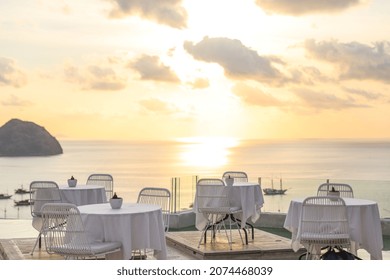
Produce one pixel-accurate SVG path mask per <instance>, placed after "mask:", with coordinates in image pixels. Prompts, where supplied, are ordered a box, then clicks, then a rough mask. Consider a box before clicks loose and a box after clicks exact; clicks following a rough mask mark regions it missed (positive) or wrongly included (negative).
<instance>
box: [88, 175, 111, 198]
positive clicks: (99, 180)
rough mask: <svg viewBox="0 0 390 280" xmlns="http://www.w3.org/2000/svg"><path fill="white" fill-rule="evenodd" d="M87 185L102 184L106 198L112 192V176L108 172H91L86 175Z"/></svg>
mask: <svg viewBox="0 0 390 280" xmlns="http://www.w3.org/2000/svg"><path fill="white" fill-rule="evenodd" d="M87 185H98V186H103V187H104V188H105V190H106V196H107V200H109V199H110V198H111V197H112V195H113V193H114V178H113V177H112V175H110V174H91V175H89V176H88V179H87Z"/></svg>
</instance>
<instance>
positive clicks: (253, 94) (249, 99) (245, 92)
mask: <svg viewBox="0 0 390 280" xmlns="http://www.w3.org/2000/svg"><path fill="white" fill-rule="evenodd" d="M232 90H233V93H234V94H235V95H236V96H238V97H240V98H241V100H242V101H243V102H245V103H247V104H249V105H254V106H260V107H282V106H284V105H285V104H284V103H283V102H282V101H280V100H279V99H277V98H275V97H273V96H272V95H271V94H267V93H264V92H263V91H262V90H260V89H257V88H254V87H250V86H248V85H245V84H243V83H239V84H236V85H235V86H234V87H233V89H232Z"/></svg>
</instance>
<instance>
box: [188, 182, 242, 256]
mask: <svg viewBox="0 0 390 280" xmlns="http://www.w3.org/2000/svg"><path fill="white" fill-rule="evenodd" d="M212 182H215V183H216V184H212ZM230 191H231V188H230V187H226V186H224V182H223V181H222V180H221V179H207V178H205V179H200V180H199V181H198V182H197V185H196V199H197V209H198V212H199V213H200V214H202V215H204V216H205V217H206V218H207V223H206V225H205V227H204V229H203V230H202V234H201V237H200V240H199V243H198V248H199V247H200V245H201V243H202V239H204V243H206V234H207V230H209V229H212V239H211V240H214V239H215V233H216V232H215V231H216V229H217V228H222V229H224V231H225V234H226V238H227V240H228V243H229V248H230V250H232V243H233V238H232V226H236V227H237V230H238V232H239V235H240V238H241V242H242V244H244V241H243V239H242V236H241V232H240V227H239V225H238V223H237V221H236V220H235V219H234V216H233V215H234V214H239V213H242V209H240V208H239V207H232V206H230V201H229V192H230ZM227 222H228V226H229V232H230V237H229V235H228V231H227V229H226V223H227Z"/></svg>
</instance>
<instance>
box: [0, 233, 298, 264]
mask: <svg viewBox="0 0 390 280" xmlns="http://www.w3.org/2000/svg"><path fill="white" fill-rule="evenodd" d="M254 233H255V238H254V240H253V241H252V239H251V238H249V244H248V245H243V244H242V242H241V240H240V237H239V235H238V233H234V235H233V240H234V244H233V248H232V250H230V249H229V245H228V243H227V239H226V236H225V235H224V233H222V232H220V233H219V234H218V235H217V237H216V239H215V242H213V243H210V239H208V240H207V243H206V245H204V244H201V245H200V246H199V248H198V242H199V238H200V232H199V231H180V232H168V233H167V237H166V238H167V251H168V259H169V260H195V259H205V260H211V259H220V260H223V259H242V260H246V259H266V260H285V259H297V258H298V256H299V255H300V254H301V253H302V252H297V253H295V252H293V251H292V250H291V247H290V246H291V243H290V242H291V241H290V240H289V239H287V238H283V237H280V236H278V235H274V234H271V233H267V232H264V231H261V230H255V232H254ZM34 242H35V239H34V238H16V239H3V240H0V259H1V258H3V259H10V260H29V259H32V260H60V259H62V257H60V256H57V255H49V254H47V253H46V251H45V248H44V242H42V248H41V249H38V248H37V249H36V250H35V252H34V254H33V255H31V254H30V252H31V250H32V248H33V246H34ZM148 259H154V257H153V256H152V254H150V255H148Z"/></svg>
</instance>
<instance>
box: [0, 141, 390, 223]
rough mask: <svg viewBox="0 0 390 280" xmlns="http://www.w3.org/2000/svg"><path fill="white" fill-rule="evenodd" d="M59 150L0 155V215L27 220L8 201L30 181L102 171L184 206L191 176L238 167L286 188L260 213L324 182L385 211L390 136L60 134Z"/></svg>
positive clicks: (124, 192)
mask: <svg viewBox="0 0 390 280" xmlns="http://www.w3.org/2000/svg"><path fill="white" fill-rule="evenodd" d="M60 144H61V146H62V148H63V154H61V155H56V156H48V157H0V193H3V194H12V197H11V199H0V219H31V215H30V208H29V206H18V207H16V206H15V205H14V201H18V200H22V199H27V198H29V196H28V195H26V194H24V195H20V194H15V193H14V192H15V189H17V188H20V187H23V188H25V189H28V188H29V184H30V183H31V182H32V181H35V180H51V181H55V182H57V183H58V184H59V185H62V184H66V182H67V179H69V178H70V177H71V176H74V177H75V178H76V179H78V183H79V184H83V183H85V182H86V180H87V178H88V175H90V174H92V173H108V174H111V175H112V176H113V178H114V191H115V192H116V193H117V195H118V196H120V197H123V198H124V201H125V202H135V201H136V199H137V195H138V192H139V191H140V190H141V189H142V188H143V187H153V186H154V187H164V188H168V189H169V190H171V192H172V194H173V195H174V201H173V205H174V211H176V212H178V211H184V210H188V209H191V204H192V202H193V199H194V195H195V184H194V182H196V180H197V179H198V178H206V177H213V178H214V177H217V178H220V177H221V176H222V174H223V172H225V171H228V170H235V171H244V172H246V173H247V174H248V176H249V181H254V182H259V181H260V182H261V186H262V188H266V187H271V186H273V187H274V188H280V187H282V188H283V189H287V191H286V193H285V195H275V196H264V206H263V208H262V211H263V212H280V213H286V212H287V210H288V207H289V204H290V201H291V199H292V198H296V197H306V196H310V195H315V194H316V191H317V187H318V186H319V185H320V184H321V183H324V182H326V181H327V180H329V181H330V182H339V183H348V184H350V185H351V186H352V187H353V189H354V194H355V197H358V198H363V199H369V200H374V201H376V202H377V203H378V205H379V210H380V215H381V217H382V218H387V217H390V139H380V140H375V139H374V140H371V139H370V140H367V139H295V140H238V139H227V138H210V139H208V138H199V139H196V138H194V139H191V138H188V139H178V140H175V141H76V140H60Z"/></svg>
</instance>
